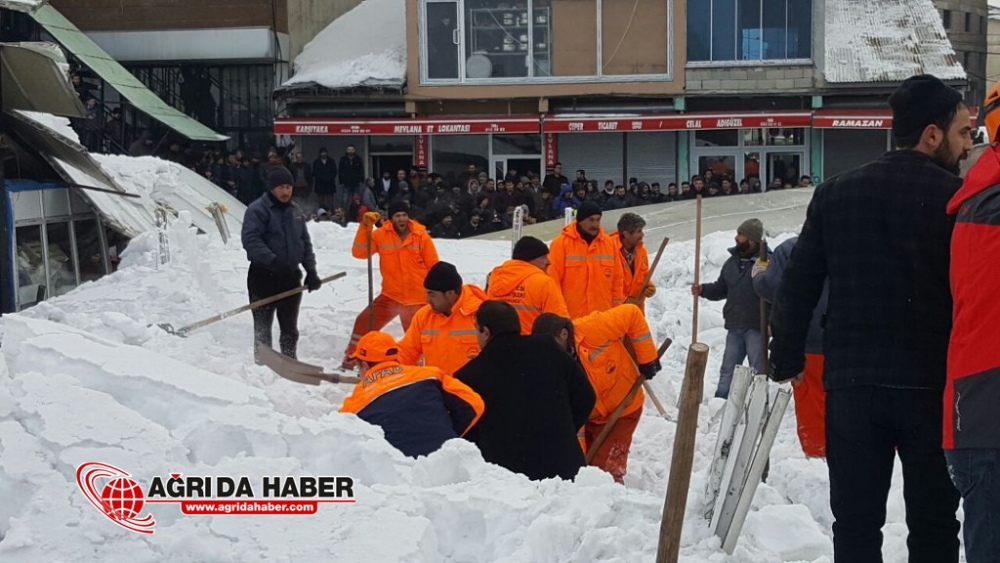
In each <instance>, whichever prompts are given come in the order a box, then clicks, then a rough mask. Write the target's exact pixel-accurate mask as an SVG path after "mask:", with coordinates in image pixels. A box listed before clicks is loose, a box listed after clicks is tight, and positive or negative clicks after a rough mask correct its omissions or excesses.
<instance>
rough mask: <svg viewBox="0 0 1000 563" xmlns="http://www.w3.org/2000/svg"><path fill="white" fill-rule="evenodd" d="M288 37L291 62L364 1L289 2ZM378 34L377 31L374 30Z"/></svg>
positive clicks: (315, 0) (310, 0)
mask: <svg viewBox="0 0 1000 563" xmlns="http://www.w3.org/2000/svg"><path fill="white" fill-rule="evenodd" d="M287 2H288V35H289V37H290V41H291V44H290V50H291V52H290V54H289V57H288V60H289V61H292V60H295V57H297V56H298V54H299V53H301V52H302V49H303V48H304V47H305V46H306V44H307V43H309V42H310V41H312V39H313V37H316V34H317V33H319V32H320V31H322V30H323V29H324V28H326V26H328V25H330V23H331V22H333V20H335V19H337V18H339V17H340V16H342V15H344V14H345V13H347V12H349V11H351V9H352V8H354V7H355V6H357V5H358V4H360V3H361V2H362V0H287ZM372 33H377V30H372Z"/></svg>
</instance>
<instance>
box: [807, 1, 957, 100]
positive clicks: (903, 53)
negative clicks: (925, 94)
mask: <svg viewBox="0 0 1000 563" xmlns="http://www.w3.org/2000/svg"><path fill="white" fill-rule="evenodd" d="M825 43H826V68H825V70H824V75H825V77H826V81H827V82H829V83H833V84H850V83H859V82H899V81H902V80H905V79H906V78H909V77H910V76H913V75H915V74H922V73H928V74H933V75H935V76H937V77H938V78H941V79H944V80H962V79H964V78H965V71H964V70H963V69H962V65H961V63H959V61H958V59H957V58H956V57H955V50H954V49H953V48H952V46H951V42H950V41H949V40H948V36H947V35H946V34H945V31H944V26H943V25H942V23H941V16H940V15H938V11H937V9H935V8H934V4H933V3H932V2H931V0H881V1H879V2H871V1H870V0H827V2H826V38H825Z"/></svg>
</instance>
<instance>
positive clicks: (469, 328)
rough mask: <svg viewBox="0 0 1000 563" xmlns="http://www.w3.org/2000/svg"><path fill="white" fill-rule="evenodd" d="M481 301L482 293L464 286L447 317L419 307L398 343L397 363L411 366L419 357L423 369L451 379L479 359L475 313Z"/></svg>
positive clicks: (474, 288) (429, 307)
mask: <svg viewBox="0 0 1000 563" xmlns="http://www.w3.org/2000/svg"><path fill="white" fill-rule="evenodd" d="M485 300H486V294H485V293H483V290H481V289H479V288H478V287H476V286H474V285H465V286H463V287H462V294H461V295H460V296H459V298H458V301H456V302H455V305H453V306H452V308H451V314H450V315H447V316H445V315H441V314H438V313H435V312H434V309H431V306H430V305H424V306H423V307H421V308H420V310H419V311H417V313H416V314H415V315H413V320H412V321H410V328H409V329H407V331H406V334H404V335H403V339H402V340H400V341H399V361H400V362H401V363H403V364H408V365H414V364H416V363H417V362H419V361H420V358H421V356H423V358H424V365H425V366H434V367H437V368H441V370H442V371H444V372H445V373H447V374H448V375H453V374H454V373H455V372H456V371H458V370H459V369H460V368H461V367H462V366H464V365H465V364H466V362H468V361H469V360H471V359H472V358H475V357H476V356H478V355H479V341H478V340H477V339H476V312H477V311H479V306H480V305H481V304H482V303H483V301H485Z"/></svg>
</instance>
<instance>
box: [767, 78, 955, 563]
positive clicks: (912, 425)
mask: <svg viewBox="0 0 1000 563" xmlns="http://www.w3.org/2000/svg"><path fill="white" fill-rule="evenodd" d="M889 105H890V106H892V114H893V115H892V133H893V136H894V137H895V139H896V145H897V146H898V147H900V150H896V151H891V152H888V153H886V154H884V155H882V156H881V157H880V158H879V159H878V160H876V161H874V162H871V163H869V164H866V165H864V166H862V167H860V168H857V169H855V170H851V171H849V172H845V173H843V174H841V175H840V176H837V177H835V178H833V179H831V180H829V181H827V182H824V183H823V185H821V186H820V187H818V188H817V189H816V193H815V195H813V199H812V202H811V203H810V204H809V209H808V211H807V212H806V221H805V224H804V225H803V227H802V233H801V234H800V235H799V240H798V242H797V243H796V244H795V248H794V249H793V250H792V254H791V258H790V260H789V262H788V266H787V268H786V269H785V273H784V276H783V278H782V282H781V291H780V292H779V293H778V296H777V299H776V301H775V306H774V314H773V316H772V318H771V332H772V335H773V337H774V341H773V343H772V356H771V361H772V368H771V378H772V379H774V380H775V381H788V380H791V379H795V378H796V377H798V376H799V374H800V373H802V371H803V367H804V364H805V350H804V348H805V340H806V335H807V334H808V332H809V330H808V329H809V322H810V319H811V318H812V314H813V309H814V308H815V306H816V303H817V301H818V300H819V298H820V294H821V293H822V291H823V283H824V281H828V284H829V292H830V293H829V306H828V308H827V313H826V319H825V325H824V329H825V332H824V336H823V349H824V352H825V353H826V365H825V366H824V373H823V386H824V387H825V389H826V392H827V396H826V425H827V428H826V437H827V443H826V455H827V463H828V465H829V467H830V507H831V508H832V509H833V516H834V518H835V519H836V521H835V522H834V524H833V550H834V558H835V559H834V560H835V561H836V562H837V563H842V562H847V561H852V562H853V561H881V560H882V527H883V525H884V524H885V515H886V506H885V503H886V498H887V496H888V495H889V490H890V487H891V484H892V473H893V465H894V461H895V457H896V455H897V454H898V455H899V459H900V461H901V463H902V466H903V478H904V480H905V481H906V483H905V485H904V495H903V496H904V500H905V502H906V522H907V526H908V528H909V538H908V539H907V547H908V548H909V561H910V563H918V562H928V563H930V562H932V561H933V562H935V563H956V562H957V561H958V549H959V542H958V531H959V524H958V520H956V518H955V512H956V510H957V509H958V499H959V495H958V492H957V491H956V490H955V488H954V486H953V485H952V482H951V480H950V478H949V475H948V468H947V465H946V462H945V456H944V452H943V451H942V449H941V443H942V439H941V438H942V437H941V432H942V420H943V418H944V417H943V412H942V411H943V402H944V399H943V389H944V384H945V375H946V369H947V356H948V340H949V334H950V331H951V314H952V300H951V293H950V288H949V283H948V279H949V260H950V245H951V231H952V227H953V222H952V221H953V219H952V218H950V217H949V216H948V215H947V214H946V205H947V203H948V201H949V199H951V197H952V196H953V195H954V194H955V193H956V192H957V191H958V188H959V187H960V186H961V185H962V180H961V179H959V178H958V176H957V174H958V171H959V167H958V165H959V162H960V161H961V160H962V159H964V158H965V157H966V156H967V155H968V152H969V151H970V150H971V149H972V140H971V138H970V130H971V127H970V123H969V109H968V107H966V105H965V104H964V103H963V102H962V94H961V93H959V92H958V91H956V90H954V89H952V88H950V87H948V86H947V85H945V84H944V83H943V82H941V81H940V80H939V79H937V78H935V77H933V76H929V75H921V76H914V77H912V78H909V79H907V80H905V81H904V82H903V83H902V84H901V85H900V86H899V88H897V89H896V91H895V92H894V93H893V94H892V96H891V97H890V98H889Z"/></svg>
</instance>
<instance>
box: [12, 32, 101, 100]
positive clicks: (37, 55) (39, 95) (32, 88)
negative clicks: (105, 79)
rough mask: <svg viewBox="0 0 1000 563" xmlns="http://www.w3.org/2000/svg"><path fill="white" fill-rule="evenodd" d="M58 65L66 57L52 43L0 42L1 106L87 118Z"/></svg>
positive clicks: (62, 62)
mask: <svg viewBox="0 0 1000 563" xmlns="http://www.w3.org/2000/svg"><path fill="white" fill-rule="evenodd" d="M60 64H63V65H65V64H66V59H65V58H63V55H62V51H60V50H59V48H58V47H56V46H55V45H53V44H52V43H0V84H2V87H3V107H4V109H8V110H15V109H16V110H23V111H37V112H44V113H51V114H54V115H61V116H63V117H86V115H87V112H86V110H85V109H84V107H83V104H82V103H80V97H79V96H77V95H76V91H75V90H73V87H72V86H71V85H70V83H69V78H68V77H67V76H66V73H65V72H64V71H63V69H62V67H60Z"/></svg>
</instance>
